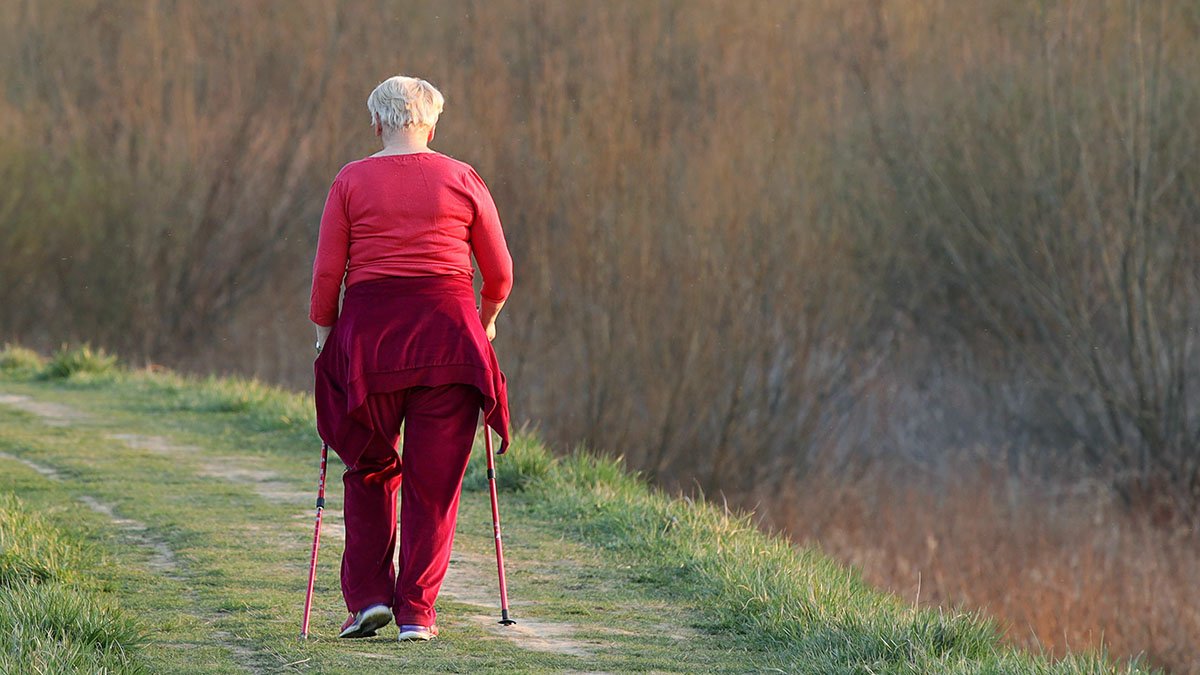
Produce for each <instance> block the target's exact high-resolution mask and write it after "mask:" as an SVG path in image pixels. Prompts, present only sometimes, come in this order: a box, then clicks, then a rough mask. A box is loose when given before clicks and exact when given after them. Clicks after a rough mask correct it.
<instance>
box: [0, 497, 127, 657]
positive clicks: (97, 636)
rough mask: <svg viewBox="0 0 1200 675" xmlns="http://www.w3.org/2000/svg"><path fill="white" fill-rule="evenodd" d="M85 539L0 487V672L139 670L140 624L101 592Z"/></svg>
mask: <svg viewBox="0 0 1200 675" xmlns="http://www.w3.org/2000/svg"><path fill="white" fill-rule="evenodd" d="M94 562H95V561H94V560H93V559H91V556H89V555H88V554H87V546H86V545H85V544H83V543H82V542H81V541H79V540H77V539H75V538H72V537H71V536H69V535H67V534H65V533H64V532H62V531H61V530H59V529H58V528H56V527H54V526H52V525H50V524H48V523H47V522H46V521H45V520H44V519H42V518H41V517H39V516H38V515H37V514H34V513H31V512H30V510H29V508H28V506H27V505H26V504H25V503H24V502H22V501H21V500H20V499H18V498H17V497H16V496H15V495H12V494H5V493H0V635H3V636H5V641H4V642H3V643H2V644H3V648H0V672H3V673H47V674H49V673H54V674H58V673H93V672H123V673H139V672H146V671H145V668H144V665H143V664H142V663H141V662H140V660H139V656H138V651H139V648H140V646H141V644H142V643H143V641H144V638H143V635H144V629H143V628H142V627H141V626H140V625H139V624H138V623H137V622H136V621H134V620H133V618H132V617H131V616H130V615H129V614H128V613H126V612H124V611H122V610H120V609H119V608H117V607H116V606H114V604H113V603H111V602H110V601H107V600H105V599H103V598H102V597H101V591H100V590H99V589H98V588H97V587H96V582H95V579H93V578H92V577H90V576H89V575H88V574H87V570H88V568H89V567H90V565H91V564H94Z"/></svg>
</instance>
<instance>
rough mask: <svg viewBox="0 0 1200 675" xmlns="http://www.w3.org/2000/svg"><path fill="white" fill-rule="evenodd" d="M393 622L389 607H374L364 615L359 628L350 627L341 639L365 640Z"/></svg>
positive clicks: (342, 634)
mask: <svg viewBox="0 0 1200 675" xmlns="http://www.w3.org/2000/svg"><path fill="white" fill-rule="evenodd" d="M391 620H392V610H390V609H388V608H387V607H383V606H377V607H372V608H370V609H368V610H366V612H365V613H364V614H363V616H362V618H361V619H360V620H359V622H358V625H357V626H350V627H349V628H347V629H346V630H344V631H342V633H341V635H338V637H339V638H364V637H371V636H373V635H375V631H377V630H379V629H380V628H383V627H384V626H386V625H388V622H389V621H391Z"/></svg>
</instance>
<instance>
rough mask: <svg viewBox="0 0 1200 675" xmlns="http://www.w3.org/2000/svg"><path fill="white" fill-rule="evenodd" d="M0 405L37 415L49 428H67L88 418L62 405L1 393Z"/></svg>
mask: <svg viewBox="0 0 1200 675" xmlns="http://www.w3.org/2000/svg"><path fill="white" fill-rule="evenodd" d="M0 405H6V406H9V407H10V408H16V409H17V410H22V411H24V412H27V413H30V414H32V415H37V416H38V417H39V418H41V420H42V422H43V423H44V424H46V425H47V426H52V427H66V426H70V425H71V424H73V423H75V422H79V421H82V420H86V419H87V418H88V416H87V415H85V414H84V413H82V412H80V411H78V410H76V409H74V408H72V407H70V406H66V405H63V404H61V403H51V402H49V401H37V400H34V399H32V398H29V397H28V396H21V395H20V394H4V393H0Z"/></svg>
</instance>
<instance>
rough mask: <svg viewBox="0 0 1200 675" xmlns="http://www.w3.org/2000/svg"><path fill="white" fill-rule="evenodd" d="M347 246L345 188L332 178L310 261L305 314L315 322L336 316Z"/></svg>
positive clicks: (325, 323)
mask: <svg viewBox="0 0 1200 675" xmlns="http://www.w3.org/2000/svg"><path fill="white" fill-rule="evenodd" d="M349 250H350V219H349V218H348V217H347V215H346V189H345V184H344V183H343V182H342V181H341V180H335V181H334V182H333V185H332V186H330V188H329V197H328V198H326V200H325V210H324V212H323V213H322V214H321V231H320V233H319V234H318V236H317V256H316V259H315V260H314V261H313V280H312V296H311V299H310V302H309V310H308V318H309V319H311V320H312V322H313V323H315V324H317V325H319V326H332V325H333V324H334V322H335V321H337V317H338V296H339V295H340V294H341V290H342V279H343V278H344V277H345V276H346V261H347V254H348V252H349Z"/></svg>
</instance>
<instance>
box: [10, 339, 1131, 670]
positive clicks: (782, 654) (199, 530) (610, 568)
mask: <svg viewBox="0 0 1200 675" xmlns="http://www.w3.org/2000/svg"><path fill="white" fill-rule="evenodd" d="M312 428H313V419H312V404H311V400H309V399H307V398H306V397H304V396H300V395H297V394H294V393H289V392H285V391H281V390H278V389H272V388H270V387H265V386H263V385H261V384H258V383H254V382H247V381H244V380H237V379H218V378H210V379H206V380H199V379H194V378H183V377H180V376H178V375H174V374H171V373H161V372H149V371H129V370H123V369H120V368H117V367H115V365H114V361H113V360H112V359H111V358H109V357H106V356H104V355H103V354H97V353H94V352H91V351H90V350H87V349H79V350H64V351H63V352H61V353H60V354H58V355H56V356H55V357H54V358H53V359H51V360H49V361H46V360H45V359H42V358H41V357H38V356H37V355H35V354H32V353H31V352H28V351H27V350H21V349H19V348H7V349H5V350H0V503H3V504H9V505H15V506H9V507H7V508H9V509H11V510H12V513H8V512H7V511H5V512H0V516H4V515H6V514H7V515H10V516H16V515H19V514H20V512H21V509H25V510H31V511H36V512H37V513H36V516H37V517H36V518H33V515H34V514H30V519H27V520H29V522H34V520H37V521H38V522H39V523H42V522H44V524H43V525H39V527H43V528H49V529H53V530H55V531H56V532H58V533H60V534H47V535H46V536H48V537H61V538H63V539H64V540H70V541H83V542H87V543H88V544H89V545H90V547H89V548H90V549H94V550H96V551H99V553H100V555H99V556H98V557H97V556H90V557H88V560H89V561H91V560H92V559H93V558H98V562H96V563H95V564H93V563H92V562H87V563H83V562H80V563H79V566H80V567H81V568H82V566H84V565H86V566H87V568H88V569H87V570H86V573H84V574H81V575H80V579H83V578H85V577H86V579H87V582H86V585H84V582H83V581H80V582H78V583H79V584H80V586H79V588H80V589H81V592H85V593H86V594H87V595H88V597H89V598H92V599H94V600H95V601H96V602H101V603H105V604H106V605H111V604H113V601H115V603H116V604H117V605H118V606H119V609H118V610H116V611H117V612H119V621H117V623H114V624H113V626H115V628H113V630H112V631H109V633H111V634H112V635H118V634H121V635H127V636H133V635H134V634H135V633H133V632H129V629H128V628H121V626H120V625H118V624H121V623H122V622H125V623H127V621H126V618H127V617H128V616H134V617H136V619H137V623H138V625H140V626H141V628H142V632H143V634H144V636H145V641H144V644H141V645H136V644H134V643H136V642H137V640H136V639H133V638H132V637H129V638H123V639H125V640H126V642H128V644H129V645H130V646H131V649H130V650H128V651H127V652H121V653H119V654H117V655H116V656H112V655H111V654H109V656H104V655H101V656H98V657H96V658H97V659H104V658H108V659H110V660H111V659H113V658H116V659H119V662H120V665H119V666H117V667H114V668H109V670H108V671H107V672H124V671H126V670H128V671H130V672H149V673H246V672H252V673H260V672H262V673H277V672H319V673H365V672H379V671H401V670H402V671H407V672H470V673H483V672H504V673H527V672H569V673H570V672H573V673H583V672H621V673H624V672H688V673H696V672H704V673H709V672H734V673H746V672H795V673H819V674H822V675H825V674H842V673H845V674H851V673H854V674H860V673H861V674H868V673H869V674H882V673H896V674H901V673H902V674H910V675H918V674H920V675H924V674H927V673H980V674H982V673H1012V674H1014V675H1018V674H1019V675H1027V674H1045V675H1060V674H1062V675H1082V674H1084V673H1089V674H1090V673H1144V672H1149V671H1147V670H1146V669H1144V668H1142V667H1141V666H1140V665H1138V664H1137V663H1133V664H1128V663H1126V664H1116V663H1113V662H1112V661H1111V660H1108V659H1107V658H1105V656H1104V655H1103V654H1082V655H1073V656H1070V657H1068V658H1065V659H1061V660H1055V659H1051V658H1048V657H1046V656H1044V655H1039V654H1031V653H1028V652H1021V651H1017V650H1014V649H1012V648H1010V647H1007V646H1006V645H1004V644H1003V642H1002V640H1001V639H1000V631H999V630H997V628H996V626H995V625H994V624H992V623H991V622H990V621H988V620H987V619H986V618H985V617H981V616H979V615H976V614H971V613H967V612H959V611H950V610H936V609H935V610H918V609H916V608H914V607H913V606H911V605H908V604H906V603H903V602H901V601H900V600H899V599H898V598H896V597H894V596H891V595H888V594H885V593H880V592H878V591H876V590H874V589H872V588H870V587H868V586H867V585H866V584H864V583H863V581H862V579H861V578H860V577H859V576H858V574H857V573H855V572H854V571H853V570H849V569H847V568H845V567H843V566H841V565H839V564H837V563H836V562H835V561H833V560H831V559H829V558H827V557H826V556H824V555H822V554H821V553H820V552H819V551H817V550H814V549H801V548H797V547H795V546H792V545H791V544H789V543H788V542H786V541H785V540H782V539H780V538H778V537H771V536H768V535H765V534H763V533H762V532H760V531H758V530H757V529H756V528H755V527H754V526H753V524H752V523H751V522H750V521H749V519H748V518H745V517H739V516H731V515H730V514H728V513H725V512H723V511H721V510H719V509H717V508H715V507H713V506H712V505H709V504H705V503H703V502H692V501H690V500H686V499H672V498H670V497H668V496H666V495H663V494H661V493H659V492H656V491H654V490H651V489H649V488H648V487H647V486H646V485H645V484H644V483H643V482H641V481H640V480H638V479H637V478H635V477H633V476H631V475H630V474H629V473H628V472H627V471H626V470H625V469H624V467H623V466H622V465H621V464H620V462H618V461H612V460H606V459H601V458H596V457H594V456H590V455H586V454H580V455H574V456H570V457H562V458H554V457H552V456H551V455H550V454H549V453H548V452H547V451H546V449H545V448H544V447H542V446H540V445H539V444H538V442H537V440H536V438H533V437H528V436H527V437H523V438H522V437H519V438H518V439H517V441H516V442H515V443H514V447H513V450H512V452H511V453H510V454H509V455H508V456H506V457H502V458H500V459H499V460H498V471H499V473H500V478H501V486H502V489H503V494H502V495H501V502H502V505H503V506H502V511H503V517H504V524H505V528H504V534H505V547H506V557H507V559H508V578H509V590H510V597H511V600H512V609H513V616H514V618H516V619H517V620H518V622H519V623H518V625H517V626H515V627H509V628H504V627H500V626H498V625H497V624H496V622H495V620H496V618H497V614H498V611H497V607H496V604H497V602H496V595H497V592H496V575H495V567H494V558H493V552H492V543H493V542H492V536H491V535H492V528H491V514H490V509H489V505H488V500H487V494H486V491H485V488H486V481H485V479H484V472H483V470H482V467H481V464H482V463H483V462H482V460H481V458H480V454H481V453H479V452H476V454H475V455H474V457H473V459H472V462H471V466H470V467H468V471H467V479H466V482H465V487H464V494H463V500H462V506H461V511H460V517H459V528H458V532H457V535H456V543H455V550H454V554H453V556H452V559H451V564H450V572H449V574H448V576H447V579H446V583H445V586H444V589H443V593H442V596H441V598H440V599H439V602H438V611H439V625H440V627H441V628H442V631H443V633H442V637H441V638H440V639H438V640H436V641H434V642H432V643H428V644H399V643H397V642H396V641H395V637H394V636H395V634H396V633H395V628H394V627H390V628H389V629H385V630H384V632H383V634H382V635H381V636H380V637H378V638H375V639H369V640H353V641H345V640H342V641H339V640H337V639H336V638H335V635H336V632H337V629H338V627H339V626H340V624H341V622H342V620H343V619H344V618H345V615H346V612H345V609H344V607H343V605H342V603H341V597H340V592H339V589H338V567H339V561H340V554H341V547H342V541H343V538H344V537H343V532H342V529H341V517H340V508H341V504H340V496H341V485H340V481H339V480H338V475H339V474H340V462H338V461H337V460H336V459H333V460H332V462H331V467H330V481H329V486H330V488H329V495H328V496H329V500H328V508H327V510H326V525H325V527H324V528H323V537H322V542H323V547H322V550H323V553H322V555H321V558H320V560H321V562H320V567H319V572H318V577H317V587H316V601H315V604H314V614H313V626H312V628H313V633H314V638H313V639H310V640H309V641H308V642H300V641H299V640H298V639H297V637H298V633H299V628H300V626H299V623H300V614H301V609H302V607H301V606H302V603H303V596H304V584H305V582H306V580H307V569H308V554H309V546H310V544H311V536H312V510H313V498H314V496H315V495H314V493H315V482H316V473H317V468H318V467H317V464H318V455H319V448H318V445H317V443H316V439H315V436H314V434H313V432H312ZM6 493H13V494H15V495H17V497H18V498H19V499H14V498H12V497H8V496H6ZM19 522H21V521H20V518H17V517H9V518H7V519H5V518H0V526H2V527H7V528H8V529H7V530H4V529H0V583H3V580H4V579H5V578H13V577H12V571H13V570H17V571H18V573H19V571H20V569H21V568H19V566H14V565H17V563H13V562H12V561H13V560H17V561H19V560H22V559H24V560H30V559H31V555H34V554H35V553H36V552H34V553H31V550H32V549H31V550H26V551H25V552H24V556H25V557H24V558H21V555H22V551H20V550H16V549H15V548H12V547H11V545H9V546H10V548H9V549H7V550H6V549H5V546H6V544H5V540H4V538H3V537H4V536H8V535H5V534H4V533H5V532H6V531H7V532H13V531H15V530H14V528H18V529H19V528H20V527H21V526H20V525H14V523H19ZM48 531H49V530H48ZM14 541H15V540H14ZM14 553H15V554H16V557H13V554H14ZM80 560H83V559H82V558H81V559H80ZM71 564H74V563H71ZM58 568H62V565H61V564H60V565H58ZM6 575H7V576H6ZM69 576H70V575H68V577H69ZM22 578H24V577H22ZM20 583H23V584H25V585H24V586H21V588H20V589H18V591H19V593H16V594H15V595H14V592H11V591H12V589H16V588H17V587H16V586H13V587H11V588H9V587H5V586H0V600H4V598H13V597H34V596H35V595H36V594H37V593H39V592H41V591H40V590H39V589H40V587H38V586H37V585H36V584H38V583H39V582H37V581H36V580H32V581H21V582H20ZM69 583H71V580H70V579H69V578H67V577H64V581H63V582H61V583H58V585H57V586H53V587H52V588H51V587H49V586H47V589H46V591H45V594H52V593H58V594H59V595H61V594H62V593H64V592H65V593H70V592H72V591H71V590H70V586H69ZM30 584H32V585H30ZM64 584H66V585H64ZM21 589H24V590H21ZM30 589H32V590H30ZM21 593H25V595H21ZM46 597H50V595H46ZM89 602H90V600H89ZM35 604H36V603H34V604H30V603H26V605H27V606H25V608H24V609H23V610H22V611H27V613H29V612H32V614H29V615H30V616H33V617H36V616H37V611H38V609H37V607H36V606H35ZM62 606H63V607H66V606H67V604H63V605H62ZM59 614H63V612H60V613H59ZM67 614H69V611H68V612H67ZM4 619H5V615H3V614H0V622H2V620H4ZM64 620H65V619H64ZM23 621H36V619H27V620H23ZM9 624H11V625H17V624H13V622H12V621H9ZM22 625H23V624H22ZM122 625H123V624H122ZM62 630H65V631H67V633H64V634H65V635H67V637H62V636H61V635H60V634H59V633H56V632H55V631H59V629H58V628H51V629H44V628H37V629H36V631H35V632H36V634H35V633H27V634H26V635H25V636H24V637H20V636H13V637H11V639H12V640H14V641H15V642H13V644H16V645H18V646H20V647H21V649H22V650H23V651H22V652H21V653H22V654H26V655H29V654H34V655H35V656H34V657H31V658H36V654H37V653H38V645H39V644H43V643H44V642H45V641H46V640H51V641H56V642H55V644H59V643H61V644H63V645H66V646H67V647H70V640H71V639H73V638H71V637H70V636H71V635H75V634H76V633H78V634H79V635H81V636H83V637H84V638H86V637H87V636H86V634H85V633H84V632H80V631H76V633H71V632H70V631H73V630H75V629H73V628H66V629H62ZM121 631H124V632H121ZM60 633H61V631H60ZM106 634H107V633H106ZM39 640H41V641H42V642H40V643H39V642H38V641H39ZM122 644H124V643H122ZM65 648H66V647H64V649H65ZM0 656H4V654H3V653H0ZM89 658H90V657H89ZM0 669H3V664H2V663H0ZM25 670H29V668H25ZM35 670H36V669H35ZM41 670H42V671H43V672H50V671H49V670H46V669H44V668H43V669H41ZM58 670H59V671H61V670H62V669H61V668H59V669H58ZM96 670H97V668H96V667H95V666H93V667H91V669H90V670H89V669H87V668H83V669H78V668H77V669H76V671H77V672H95V671H96Z"/></svg>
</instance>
